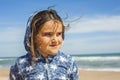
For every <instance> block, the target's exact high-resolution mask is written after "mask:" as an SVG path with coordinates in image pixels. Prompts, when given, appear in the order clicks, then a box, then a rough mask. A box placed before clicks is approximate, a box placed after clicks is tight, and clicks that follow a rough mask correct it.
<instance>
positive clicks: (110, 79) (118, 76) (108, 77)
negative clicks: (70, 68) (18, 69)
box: [0, 68, 120, 80]
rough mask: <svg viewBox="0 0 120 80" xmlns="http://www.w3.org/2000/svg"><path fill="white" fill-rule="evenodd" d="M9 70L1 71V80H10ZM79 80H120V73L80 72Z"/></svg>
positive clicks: (3, 69)
mask: <svg viewBox="0 0 120 80" xmlns="http://www.w3.org/2000/svg"><path fill="white" fill-rule="evenodd" d="M8 77H9V69H5V68H2V69H0V80H8ZM79 80H120V72H113V71H88V70H79Z"/></svg>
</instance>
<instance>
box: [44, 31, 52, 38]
mask: <svg viewBox="0 0 120 80" xmlns="http://www.w3.org/2000/svg"><path fill="white" fill-rule="evenodd" d="M44 36H48V37H49V36H52V33H49V32H48V33H44Z"/></svg>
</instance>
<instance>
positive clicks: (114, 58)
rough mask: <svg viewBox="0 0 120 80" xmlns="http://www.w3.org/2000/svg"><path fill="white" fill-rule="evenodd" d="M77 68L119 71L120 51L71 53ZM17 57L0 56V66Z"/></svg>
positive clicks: (9, 64) (4, 66) (7, 65)
mask: <svg viewBox="0 0 120 80" xmlns="http://www.w3.org/2000/svg"><path fill="white" fill-rule="evenodd" d="M71 56H72V57H73V59H74V60H75V61H76V62H77V64H78V67H79V69H84V70H98V71H116V72H120V53H117V54H116V53H112V54H79V55H78V54H77V55H71ZM16 58H17V57H0V68H10V66H11V65H13V64H14V63H15V60H16Z"/></svg>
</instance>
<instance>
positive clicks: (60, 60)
mask: <svg viewBox="0 0 120 80" xmlns="http://www.w3.org/2000/svg"><path fill="white" fill-rule="evenodd" d="M64 31H65V26H64V25H63V21H62V19H61V18H60V16H59V15H58V14H57V12H56V11H55V10H53V9H48V10H42V11H38V12H36V13H35V14H34V15H32V16H31V17H30V18H29V20H28V23H27V29H26V34H25V38H24V45H25V49H26V51H27V54H26V55H23V56H21V57H19V58H17V60H16V62H15V65H13V66H11V68H10V80H78V67H77V64H76V62H75V61H74V60H72V58H71V57H70V56H69V55H66V54H64V53H63V52H61V51H59V49H60V47H61V45H62V43H63V40H64Z"/></svg>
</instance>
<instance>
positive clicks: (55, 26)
mask: <svg viewBox="0 0 120 80" xmlns="http://www.w3.org/2000/svg"><path fill="white" fill-rule="evenodd" d="M62 28H63V26H62V23H61V22H60V21H58V20H50V21H47V22H46V23H44V25H43V26H42V28H41V30H40V31H44V32H45V31H56V30H57V31H62Z"/></svg>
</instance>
